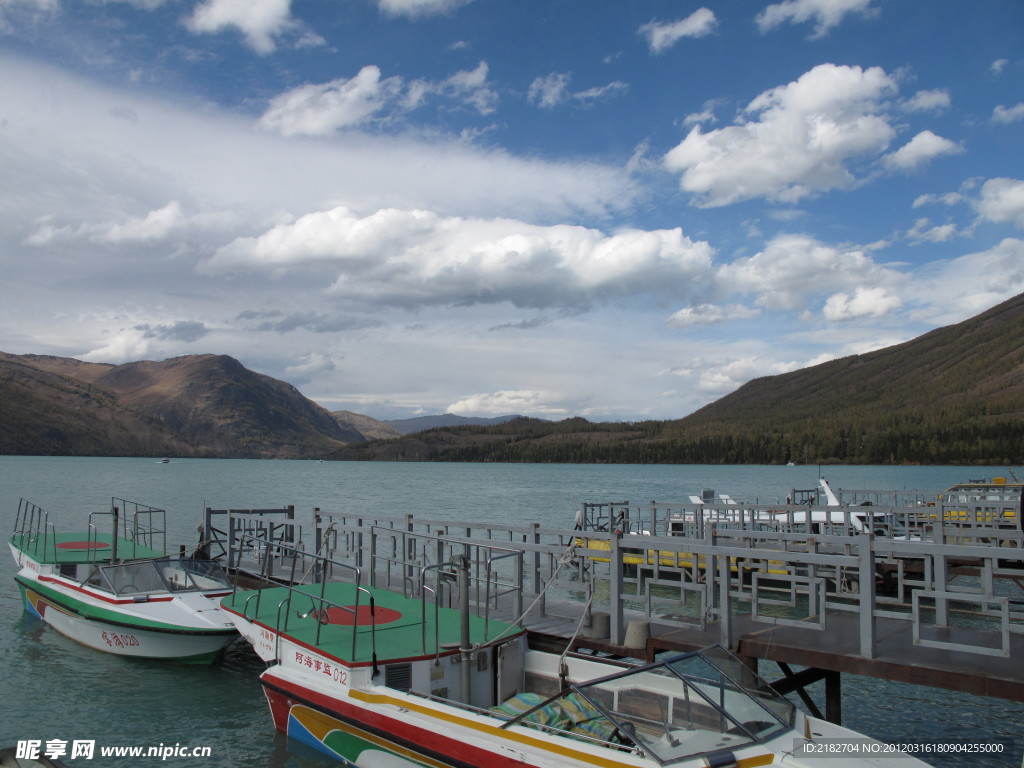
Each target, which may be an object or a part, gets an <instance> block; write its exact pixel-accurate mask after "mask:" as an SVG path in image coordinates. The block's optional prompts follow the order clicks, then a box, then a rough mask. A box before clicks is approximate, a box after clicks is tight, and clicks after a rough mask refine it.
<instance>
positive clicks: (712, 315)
mask: <svg viewBox="0 0 1024 768" xmlns="http://www.w3.org/2000/svg"><path fill="white" fill-rule="evenodd" d="M759 314H761V310H759V309H753V308H750V307H744V306H743V305H741V304H732V305H730V306H727V307H723V306H719V305H717V304H697V305H695V306H692V307H683V308H682V309H680V310H679V311H678V312H675V313H674V314H673V315H672V316H671V317H669V319H668V327H669V328H685V327H687V326H691V325H716V324H718V323H725V322H728V321H730V320H748V319H750V318H752V317H757V316H758V315H759Z"/></svg>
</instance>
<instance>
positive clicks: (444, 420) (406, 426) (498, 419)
mask: <svg viewBox="0 0 1024 768" xmlns="http://www.w3.org/2000/svg"><path fill="white" fill-rule="evenodd" d="M514 418H517V417H516V416H495V417H494V418H491V419H487V418H482V417H478V416H456V415H455V414H454V413H441V414H437V415H436V416H415V417H413V418H411V419H395V420H392V421H386V422H384V423H385V424H387V425H389V426H391V427H394V428H395V429H396V430H397V431H398V433H399V434H401V435H409V434H412V433H414V432H423V431H425V430H428V429H435V428H437V427H468V426H478V427H489V426H491V425H492V424H504V423H505V422H506V421H509V420H511V419H514Z"/></svg>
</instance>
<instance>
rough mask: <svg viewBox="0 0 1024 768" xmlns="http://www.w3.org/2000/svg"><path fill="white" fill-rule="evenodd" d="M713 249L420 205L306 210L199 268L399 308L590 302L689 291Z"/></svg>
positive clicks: (660, 235) (666, 236)
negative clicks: (318, 276) (323, 286)
mask: <svg viewBox="0 0 1024 768" xmlns="http://www.w3.org/2000/svg"><path fill="white" fill-rule="evenodd" d="M711 255H712V249H711V247H710V246H709V245H708V244H707V243H706V242H694V241H692V240H690V239H689V238H687V237H685V236H684V235H683V233H682V231H681V230H680V229H678V228H677V229H671V230H656V231H650V232H646V231H639V230H623V231H620V232H617V233H615V234H612V235H605V234H604V233H602V232H600V231H598V230H594V229H586V228H584V227H576V226H568V225H559V226H550V227H544V226H537V225H532V224H527V223H525V222H522V221H515V220H510V219H492V220H483V219H462V218H451V217H449V218H444V217H439V216H437V215H436V214H434V213H431V212H429V211H424V210H398V209H382V210H379V211H377V212H375V213H372V214H370V215H368V216H358V215H356V214H355V213H353V212H352V211H350V210H349V209H347V208H334V209H332V210H329V211H322V212H319V213H312V214H307V215H306V216H303V217H301V218H299V219H298V220H297V221H295V222H293V223H291V224H287V225H279V226H277V227H274V228H273V229H271V230H269V231H267V232H265V233H264V234H263V235H260V236H259V237H257V238H239V239H237V240H235V241H234V242H233V243H230V244H229V245H227V246H224V247H223V248H221V249H219V250H218V251H217V253H216V254H215V255H214V256H213V258H212V259H210V260H209V261H208V262H207V263H206V265H205V267H204V271H206V272H208V273H211V274H214V273H219V272H223V271H232V272H236V271H248V270H261V271H266V270H270V271H275V272H280V271H281V270H294V269H313V270H324V269H326V270H328V272H330V273H331V274H333V275H335V277H334V282H333V285H331V286H330V288H329V292H330V294H331V295H333V296H337V297H347V298H350V299H357V300H362V301H366V302H376V303H379V304H390V305H397V306H407V307H415V306H428V305H460V306H470V305H474V304H498V303H502V302H508V303H511V304H513V305H515V306H517V307H534V308H545V307H562V308H567V309H579V308H588V307H590V306H591V305H593V304H595V303H605V302H614V301H616V300H618V299H621V298H627V297H632V296H636V295H641V294H656V295H657V294H660V295H667V296H671V297H675V298H684V299H687V298H689V297H690V294H691V293H692V292H693V291H694V290H695V288H696V287H697V285H698V283H699V282H700V281H701V280H703V279H706V276H707V273H708V271H709V269H710V263H711Z"/></svg>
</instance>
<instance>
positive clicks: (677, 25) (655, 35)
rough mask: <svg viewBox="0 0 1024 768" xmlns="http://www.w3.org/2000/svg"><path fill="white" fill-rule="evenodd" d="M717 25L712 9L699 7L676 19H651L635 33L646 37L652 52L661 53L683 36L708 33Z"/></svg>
mask: <svg viewBox="0 0 1024 768" xmlns="http://www.w3.org/2000/svg"><path fill="white" fill-rule="evenodd" d="M717 25H718V20H717V19H716V18H715V14H714V13H713V12H712V11H710V10H709V9H707V8H699V9H697V10H696V11H694V12H693V13H691V14H690V15H689V16H687V17H686V18H685V19H680V20H678V21H651V22H649V23H647V24H644V25H643V26H642V27H640V29H638V30H637V33H638V34H640V35H643V36H644V37H646V38H647V44H648V45H649V46H650V48H651V52H652V53H661V52H662V51H665V50H667V49H668V48H671V47H672V46H673V45H675V44H676V43H677V42H679V40H681V39H682V38H684V37H704V36H706V35H710V34H711V33H712V32H714V31H715V27H716V26H717Z"/></svg>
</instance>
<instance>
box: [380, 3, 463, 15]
mask: <svg viewBox="0 0 1024 768" xmlns="http://www.w3.org/2000/svg"><path fill="white" fill-rule="evenodd" d="M470 2H472V0H377V5H378V7H380V9H381V10H382V11H383V12H384V13H387V14H390V15H392V16H411V17H416V16H432V15H434V14H439V13H448V12H449V11H453V10H455V9H456V8H459V7H461V6H463V5H467V4H469V3H470Z"/></svg>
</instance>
